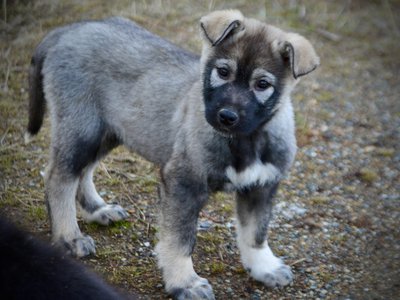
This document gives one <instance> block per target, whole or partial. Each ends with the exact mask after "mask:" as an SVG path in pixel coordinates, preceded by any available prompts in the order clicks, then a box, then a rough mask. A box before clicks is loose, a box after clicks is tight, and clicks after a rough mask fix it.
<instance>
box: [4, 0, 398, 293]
mask: <svg viewBox="0 0 400 300" xmlns="http://www.w3.org/2000/svg"><path fill="white" fill-rule="evenodd" d="M172 3H173V5H172ZM226 7H236V8H239V9H241V10H242V11H243V12H244V14H245V15H247V16H253V17H256V18H258V19H262V20H266V21H267V22H270V23H272V24H275V25H277V26H280V27H283V28H286V29H290V30H294V31H297V32H299V33H301V34H303V35H305V36H307V37H308V38H309V39H310V40H311V41H312V43H313V44H314V45H315V47H316V49H317V52H318V53H319V55H320V56H321V62H322V66H321V67H320V68H319V69H318V70H317V71H316V72H315V73H313V74H312V75H311V76H309V77H308V78H306V79H305V80H304V81H303V82H301V83H300V84H299V86H298V87H297V89H296V90H295V93H294V95H293V100H294V104H295V107H296V123H297V127H298V132H297V137H298V143H299V152H298V155H297V159H296V162H295V165H294V167H293V169H292V172H291V174H290V176H289V177H288V178H287V179H285V181H284V183H283V184H282V185H281V188H280V190H279V193H278V195H277V199H276V206H275V214H274V220H273V222H272V224H271V229H270V233H269V236H270V237H269V239H270V244H271V246H272V248H273V249H274V251H275V252H276V253H277V254H279V255H281V256H282V257H283V258H284V259H285V261H286V262H287V263H288V264H290V265H291V266H292V269H293V271H294V274H295V276H296V278H295V281H294V282H293V283H292V284H291V285H290V286H289V287H286V288H283V289H273V290H270V289H267V288H265V287H263V286H262V285H261V284H258V283H257V282H255V281H253V280H251V279H249V277H248V275H247V274H246V272H245V271H244V270H243V268H242V267H241V265H240V261H239V254H238V249H237V248H236V245H235V243H234V236H235V218H234V206H233V201H232V200H233V199H232V195H229V194H217V195H215V196H213V197H212V199H211V200H210V204H209V205H208V206H207V207H206V208H205V209H204V211H203V212H202V214H201V218H200V222H199V229H200V231H199V238H198V246H197V249H196V251H195V255H194V261H195V266H196V270H197V271H198V272H199V273H200V274H201V275H202V276H204V277H207V278H208V279H209V280H210V282H211V283H212V285H213V287H214V289H215V294H216V297H217V299H254V300H255V299H317V298H319V299H400V271H399V270H400V227H399V217H400V189H399V186H400V184H399V183H400V178H399V177H400V152H399V149H400V143H399V141H400V131H399V128H400V109H399V108H400V107H399V106H400V105H399V99H398V98H399V95H400V82H399V78H400V71H399V70H400V55H399V53H400V42H399V40H400V15H399V14H398V12H399V11H400V2H399V1H394V0H393V1H334V3H333V1H329V2H328V1H326V2H325V1H294V0H292V1H251V2H250V1H247V3H246V1H241V0H235V1H211V0H210V1H203V2H191V3H188V2H187V1H163V2H162V1H155V0H154V1H137V2H135V1H118V2H117V3H113V1H100V0H97V1H81V2H72V1H59V2H57V4H56V3H55V2H54V1H50V0H39V1H28V0H26V1H3V7H2V11H1V15H0V17H1V18H2V20H1V21H0V29H1V30H0V37H1V40H0V57H1V59H0V176H1V177H0V209H1V211H2V213H4V214H6V215H8V216H9V217H10V218H11V219H12V220H14V221H15V222H16V223H18V224H20V225H21V226H22V227H24V228H26V229H28V230H29V231H31V232H32V233H34V234H35V235H37V236H39V237H41V238H43V239H49V224H48V220H47V214H46V211H45V206H44V201H43V180H42V178H41V172H43V170H44V167H45V165H46V161H47V157H48V141H49V124H48V121H47V122H46V124H45V126H44V129H43V130H42V132H41V133H40V134H39V136H38V137H37V138H36V139H35V141H33V142H32V143H31V144H29V145H27V146H25V145H24V144H23V138H22V137H23V132H24V127H25V124H26V122H27V114H26V111H27V97H28V95H27V68H28V65H29V61H30V54H31V53H32V50H33V48H34V46H35V45H36V44H37V43H38V42H39V41H40V39H41V38H42V37H43V36H44V34H45V33H46V32H47V31H48V30H50V29H51V28H54V27H55V26H58V25H61V24H65V23H68V22H72V21H74V20H80V19H92V18H100V17H105V16H110V15H123V16H126V17H129V18H131V19H133V20H135V21H137V22H139V23H140V24H142V25H144V26H145V27H147V28H149V29H150V30H152V31H154V32H156V33H158V34H160V35H162V36H164V37H166V38H169V39H171V40H173V41H174V42H176V43H177V44H180V45H183V46H184V47H185V48H188V49H191V50H193V51H199V50H200V43H199V39H198V38H197V32H198V31H197V28H196V22H197V20H198V19H199V18H200V16H202V15H203V14H205V13H206V12H207V11H208V10H210V9H219V8H226ZM157 181H158V170H157V168H156V167H154V166H153V165H151V164H149V163H147V162H145V161H143V160H142V159H141V158H139V157H137V156H135V155H132V154H130V153H128V152H127V151H126V150H124V149H123V148H118V149H116V150H115V151H113V152H112V154H111V155H110V156H109V157H108V158H107V159H106V160H105V161H104V163H102V165H101V167H100V168H99V171H98V172H97V174H96V183H97V186H98V187H99V191H100V193H101V195H102V196H103V197H104V198H105V199H107V200H108V201H118V202H119V203H121V204H122V205H124V206H125V207H126V208H127V209H128V210H129V212H130V215H131V216H130V218H129V219H128V220H127V221H124V222H119V223H117V224H114V225H113V226H111V227H102V226H98V225H94V224H89V225H87V224H81V228H82V229H83V230H84V232H86V233H89V234H91V235H92V236H93V237H94V239H95V240H96V243H97V245H98V248H97V249H98V253H97V255H96V256H93V257H90V258H88V259H85V260H83V262H84V263H85V264H87V265H88V266H90V267H91V268H93V269H94V270H95V271H96V272H98V273H100V274H102V276H104V278H106V280H108V281H109V282H111V283H113V284H115V285H117V286H119V287H121V288H123V289H125V290H127V291H130V292H132V293H137V294H140V295H141V296H140V298H141V299H165V298H166V295H165V294H164V292H163V285H162V281H161V276H160V273H159V272H158V270H157V268H156V263H155V257H154V252H153V246H154V244H155V242H156V232H157V223H156V216H157V205H156V204H157V192H156V189H157Z"/></svg>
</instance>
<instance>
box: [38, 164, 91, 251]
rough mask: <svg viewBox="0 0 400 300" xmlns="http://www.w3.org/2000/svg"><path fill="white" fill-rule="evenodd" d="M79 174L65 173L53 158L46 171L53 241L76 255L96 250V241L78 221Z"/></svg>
mask: <svg viewBox="0 0 400 300" xmlns="http://www.w3.org/2000/svg"><path fill="white" fill-rule="evenodd" d="M78 183H79V176H76V175H72V174H68V173H67V172H63V170H62V168H60V166H59V165H58V163H57V162H55V161H52V162H51V163H50V165H49V167H48V169H47V174H46V200H47V206H48V210H49V215H50V221H51V227H52V239H53V242H54V243H55V244H56V245H58V246H60V247H61V248H63V249H64V250H66V251H67V253H68V254H70V255H72V256H77V257H82V256H86V255H89V254H91V253H95V245H94V241H93V239H92V238H91V237H90V236H84V235H83V234H82V233H81V231H80V229H79V227H78V223H77V220H76V207H75V195H76V191H77V188H78Z"/></svg>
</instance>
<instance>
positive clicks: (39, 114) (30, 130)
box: [25, 51, 46, 143]
mask: <svg viewBox="0 0 400 300" xmlns="http://www.w3.org/2000/svg"><path fill="white" fill-rule="evenodd" d="M38 52H39V51H37V52H36V53H35V55H33V57H32V60H31V65H30V67H29V122H28V127H27V132H26V133H25V143H28V142H29V141H30V140H31V139H32V137H33V136H34V135H35V134H37V133H38V132H39V130H40V127H42V124H43V118H44V113H45V110H46V101H45V98H44V92H43V75H42V68H43V62H44V59H45V57H46V56H45V55H41V56H40V55H38V54H41V53H40V52H39V53H38Z"/></svg>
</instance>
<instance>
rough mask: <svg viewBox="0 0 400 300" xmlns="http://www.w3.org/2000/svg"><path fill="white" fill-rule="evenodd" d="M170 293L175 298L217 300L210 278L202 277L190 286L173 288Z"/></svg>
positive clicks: (178, 299)
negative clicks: (209, 281)
mask: <svg viewBox="0 0 400 300" xmlns="http://www.w3.org/2000/svg"><path fill="white" fill-rule="evenodd" d="M170 294H171V296H172V297H173V299H175V300H200V299H201V300H215V296H214V293H213V290H212V287H211V285H210V284H209V283H208V280H207V279H205V278H200V277H198V278H197V279H196V281H194V282H193V283H192V284H191V285H190V286H188V287H185V288H175V289H172V290H171V292H170Z"/></svg>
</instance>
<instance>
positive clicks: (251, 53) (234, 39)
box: [200, 10, 319, 136]
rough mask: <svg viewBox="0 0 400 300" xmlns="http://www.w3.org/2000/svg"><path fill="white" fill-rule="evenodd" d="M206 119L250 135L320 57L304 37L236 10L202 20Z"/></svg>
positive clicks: (227, 130) (219, 128)
mask: <svg viewBox="0 0 400 300" xmlns="http://www.w3.org/2000/svg"><path fill="white" fill-rule="evenodd" d="M200 26H201V29H202V30H201V31H202V37H203V51H202V56H201V65H202V76H203V85H204V86H203V93H204V95H203V96H204V101H205V107H206V110H205V113H206V119H207V121H208V123H209V124H210V125H212V126H213V127H214V128H215V129H216V130H217V131H219V132H223V133H226V134H229V135H239V136H240V135H251V134H252V133H253V132H254V131H256V130H257V129H259V128H261V127H262V126H263V125H264V124H266V123H267V122H268V121H270V120H271V119H272V117H273V116H274V114H275V113H276V111H277V110H278V109H279V107H280V105H281V104H282V103H283V102H284V101H288V100H287V99H288V94H289V93H290V91H291V90H292V88H293V87H294V85H295V84H296V82H297V80H298V78H299V77H301V76H303V75H306V74H308V73H310V72H311V71H313V70H314V69H315V68H316V67H317V66H318V65H319V58H318V56H317V55H316V53H315V51H314V48H313V47H312V46H311V44H310V43H309V41H308V40H306V39H305V38H304V37H302V36H300V35H298V34H295V33H286V32H284V31H282V30H280V29H278V28H276V27H273V26H269V25H267V24H264V23H261V22H259V21H257V20H254V19H247V18H244V17H243V15H242V14H241V13H240V12H239V11H237V10H228V11H216V12H213V13H211V14H209V15H206V16H204V17H203V18H201V20H200Z"/></svg>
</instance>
